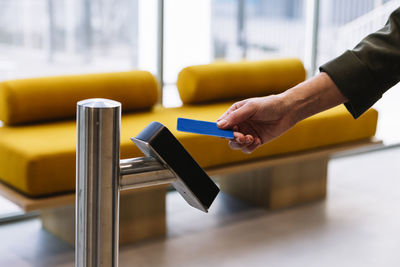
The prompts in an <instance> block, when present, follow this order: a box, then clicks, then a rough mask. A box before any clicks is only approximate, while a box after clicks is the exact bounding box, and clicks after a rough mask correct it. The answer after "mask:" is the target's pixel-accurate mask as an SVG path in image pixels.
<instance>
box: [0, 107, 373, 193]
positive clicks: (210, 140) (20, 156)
mask: <svg viewBox="0 0 400 267" xmlns="http://www.w3.org/2000/svg"><path fill="white" fill-rule="evenodd" d="M231 104H232V102H228V103H218V104H211V105H201V106H185V107H180V108H161V107H156V108H154V109H153V110H152V111H148V112H138V113H131V114H126V115H124V116H123V117H122V127H121V131H122V132H121V158H129V157H138V156H142V154H141V152H139V150H138V149H137V148H136V147H135V145H134V144H133V143H132V142H131V141H130V140H129V138H130V137H131V136H136V135H137V134H138V133H139V132H140V131H141V130H142V129H143V128H144V127H145V126H146V125H147V124H148V123H149V122H151V121H159V122H161V123H163V124H164V125H166V126H167V127H168V128H169V129H170V130H171V131H172V133H173V134H174V135H175V136H176V137H177V138H178V140H179V141H180V142H181V143H182V144H183V146H184V147H185V148H186V149H187V150H188V151H189V153H190V154H191V155H192V156H193V157H194V159H195V160H197V161H198V163H199V164H200V165H201V166H202V167H204V168H207V167H212V166H218V165H222V164H229V163H234V162H241V161H247V160H251V159H256V158H261V157H265V156H270V155H277V154H284V153H290V152H295V151H301V150H306V149H312V148H316V147H321V146H326V145H333V144H337V143H342V142H348V141H353V140H358V139H363V138H368V137H370V136H373V135H374V133H375V128H376V122H377V112H376V111H375V110H372V109H371V110H369V111H368V112H367V113H366V114H364V115H363V116H362V117H360V118H359V119H357V120H354V119H353V118H352V117H351V115H350V114H349V113H348V112H347V111H346V110H345V108H344V107H343V106H340V107H336V108H334V109H331V110H328V111H325V112H323V113H320V114H318V115H315V116H313V117H310V118H308V119H306V120H304V121H303V122H301V123H299V124H298V125H296V126H295V127H294V128H293V129H292V130H290V131H288V132H287V133H285V134H284V135H283V136H281V137H280V138H278V139H276V140H274V141H272V142H271V143H268V144H267V145H264V146H263V147H261V148H260V149H258V150H257V151H256V152H254V153H252V154H250V155H247V154H243V153H242V152H240V151H234V150H231V149H230V148H229V146H228V145H227V141H226V140H223V139H220V138H215V137H208V136H202V135H196V134H190V133H183V132H178V131H176V118H177V117H187V118H195V119H201V120H209V121H215V120H216V119H217V118H218V116H219V115H220V114H222V113H223V112H224V111H225V110H226V109H227V108H228V107H229V106H230V105H231ZM75 146H76V128H75V122H74V121H64V122H52V123H43V124H37V125H26V126H15V127H0V162H1V164H0V178H1V180H2V181H3V182H5V183H6V184H9V185H11V186H13V187H14V188H17V189H18V190H19V191H21V192H23V193H25V194H27V195H29V196H43V195H48V194H55V193H61V192H68V191H72V190H74V188H75ZM210 148H212V149H210Z"/></svg>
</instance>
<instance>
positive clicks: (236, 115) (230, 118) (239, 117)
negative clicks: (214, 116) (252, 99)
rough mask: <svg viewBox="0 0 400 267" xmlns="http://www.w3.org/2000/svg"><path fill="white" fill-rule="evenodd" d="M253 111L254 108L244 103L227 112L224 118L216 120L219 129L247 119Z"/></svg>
mask: <svg viewBox="0 0 400 267" xmlns="http://www.w3.org/2000/svg"><path fill="white" fill-rule="evenodd" d="M253 113H254V109H253V108H252V107H251V105H249V104H248V103H246V104H244V105H243V106H241V107H240V108H238V109H236V110H235V111H233V112H231V113H229V114H228V115H227V116H225V118H223V119H222V120H220V121H218V122H217V126H218V127H219V128H221V129H229V128H232V127H233V126H235V125H238V124H240V123H242V122H244V121H246V120H247V119H249V118H250V117H251V116H252V115H253Z"/></svg>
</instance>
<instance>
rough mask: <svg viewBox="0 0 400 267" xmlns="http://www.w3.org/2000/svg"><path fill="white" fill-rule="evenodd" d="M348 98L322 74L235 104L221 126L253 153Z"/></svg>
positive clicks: (234, 141) (233, 143)
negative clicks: (290, 86)
mask: <svg viewBox="0 0 400 267" xmlns="http://www.w3.org/2000/svg"><path fill="white" fill-rule="evenodd" d="M346 101H347V99H346V97H344V96H343V94H342V93H341V92H340V91H339V88H338V87H337V86H336V85H335V83H334V82H333V81H332V80H331V78H330V77H329V76H328V75H327V74H326V73H320V74H318V75H316V76H315V77H313V78H311V79H310V80H307V81H305V82H303V83H300V84H298V85H296V86H295V87H293V88H291V89H289V90H287V91H285V92H283V93H281V94H279V95H270V96H265V97H258V98H249V99H246V100H243V101H240V102H237V103H235V104H233V105H232V106H231V107H230V108H229V109H228V110H227V111H226V112H225V113H224V114H222V116H221V117H220V118H219V119H218V120H217V125H218V127H219V128H221V129H233V131H234V133H233V134H234V139H232V140H230V141H229V145H230V146H231V148H233V149H241V150H242V151H243V152H245V153H251V152H253V151H254V150H255V149H256V148H257V147H259V146H261V145H263V144H265V143H267V142H269V141H271V140H273V139H274V138H277V137H278V136H280V135H281V134H283V133H284V132H286V131H287V130H289V129H290V128H292V127H293V126H294V125H295V124H296V123H297V122H299V121H301V120H303V119H305V118H307V117H309V116H311V115H314V114H316V113H318V112H321V111H323V110H326V109H329V108H331V107H334V106H336V105H339V104H341V103H344V102H346Z"/></svg>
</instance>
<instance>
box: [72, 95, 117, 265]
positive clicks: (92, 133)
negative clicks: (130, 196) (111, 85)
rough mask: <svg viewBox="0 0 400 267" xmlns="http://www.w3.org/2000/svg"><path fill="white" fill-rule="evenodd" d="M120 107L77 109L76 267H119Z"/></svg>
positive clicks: (93, 102)
mask: <svg viewBox="0 0 400 267" xmlns="http://www.w3.org/2000/svg"><path fill="white" fill-rule="evenodd" d="M120 118H121V104H120V103H119V102H115V101H111V100H107V99H89V100H84V101H80V102H78V106H77V135H78V140H77V152H76V153H77V170H76V175H77V184H76V236H75V238H76V243H75V244H76V246H75V266H77V267H93V266H107V267H111V266H112V267H117V266H118V223H119V214H118V213H119V163H120V162H119V159H120V151H119V150H120Z"/></svg>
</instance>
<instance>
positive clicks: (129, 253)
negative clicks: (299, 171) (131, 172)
mask: <svg viewBox="0 0 400 267" xmlns="http://www.w3.org/2000/svg"><path fill="white" fill-rule="evenodd" d="M399 163H400V148H392V149H387V150H382V151H377V152H373V153H367V154H361V155H357V156H352V157H343V158H337V159H334V160H332V161H331V163H330V166H329V188H328V190H329V195H328V198H327V200H326V201H323V202H319V203H313V204H309V205H303V206H300V207H297V208H292V209H286V210H282V211H279V212H267V211H265V210H262V209H258V208H254V207H251V206H248V205H247V204H246V203H242V202H239V201H236V200H234V199H232V198H230V197H229V196H227V195H224V194H221V195H220V196H219V197H218V199H217V202H216V203H214V204H213V206H212V208H211V212H210V213H209V214H203V213H201V212H198V211H196V210H194V209H192V208H190V207H189V206H187V205H186V203H185V202H184V201H183V200H182V199H181V198H180V196H179V195H177V194H174V193H172V194H169V196H168V215H169V219H168V231H169V237H168V238H167V239H162V240H153V241H149V242H145V243H140V244H135V245H130V246H124V247H122V248H121V249H120V266H229V267H231V266H252V267H253V266H291V267H292V266H296V267H297V266H307V267H310V266H318V267H319V266H324V267H329V266H335V267H336V266H352V267H353V266H362V267H368V266H374V267H375V266H385V267H386V266H389V267H392V266H393V267H397V266H400V254H399V253H398V251H399V248H400V213H399V204H398V203H400V164H399ZM0 240H1V241H0V266H13V267H14V266H15V267H18V266H27V267H28V266H29V267H31V266H41V267H42V266H65V267H66V266H73V261H74V251H73V248H72V247H71V246H69V245H67V244H65V243H63V242H61V241H59V240H58V239H56V238H55V237H54V236H52V235H50V234H48V233H47V232H45V231H44V230H42V229H41V226H40V223H39V221H38V220H37V219H34V220H29V221H24V222H19V223H13V224H6V225H0Z"/></svg>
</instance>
